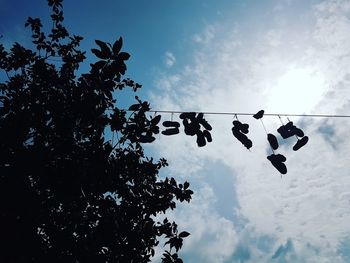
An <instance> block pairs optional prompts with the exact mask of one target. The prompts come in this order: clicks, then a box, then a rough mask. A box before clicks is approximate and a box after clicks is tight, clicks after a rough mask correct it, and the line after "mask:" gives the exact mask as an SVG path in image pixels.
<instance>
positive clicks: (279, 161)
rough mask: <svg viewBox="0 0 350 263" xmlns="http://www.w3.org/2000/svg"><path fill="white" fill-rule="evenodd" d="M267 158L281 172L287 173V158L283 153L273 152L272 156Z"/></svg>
mask: <svg viewBox="0 0 350 263" xmlns="http://www.w3.org/2000/svg"><path fill="white" fill-rule="evenodd" d="M267 159H268V160H269V161H270V162H271V163H272V165H273V166H274V167H275V168H276V169H277V170H278V171H279V172H280V173H281V174H286V173H287V166H286V165H285V164H284V162H285V161H286V160H287V158H286V157H284V156H283V155H282V154H271V155H270V156H267Z"/></svg>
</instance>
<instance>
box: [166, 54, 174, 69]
mask: <svg viewBox="0 0 350 263" xmlns="http://www.w3.org/2000/svg"><path fill="white" fill-rule="evenodd" d="M175 62H176V58H175V56H174V54H173V53H171V52H169V51H167V52H165V55H164V63H165V66H166V67H168V68H170V67H172V66H174V64H175Z"/></svg>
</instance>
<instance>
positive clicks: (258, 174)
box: [0, 0, 350, 263]
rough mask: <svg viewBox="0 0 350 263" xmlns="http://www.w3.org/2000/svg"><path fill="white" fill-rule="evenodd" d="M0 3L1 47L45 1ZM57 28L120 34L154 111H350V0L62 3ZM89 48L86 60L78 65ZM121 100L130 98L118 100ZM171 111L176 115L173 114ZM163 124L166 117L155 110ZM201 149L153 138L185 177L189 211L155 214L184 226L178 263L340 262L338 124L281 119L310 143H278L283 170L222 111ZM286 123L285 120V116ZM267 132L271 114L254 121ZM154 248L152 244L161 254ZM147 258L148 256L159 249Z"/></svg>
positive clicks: (342, 170)
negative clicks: (246, 143)
mask: <svg viewBox="0 0 350 263" xmlns="http://www.w3.org/2000/svg"><path fill="white" fill-rule="evenodd" d="M28 3H29V1H24V0H23V1H10V0H0V33H1V34H3V35H4V37H3V38H2V39H1V41H2V42H4V43H5V44H8V43H11V42H13V41H19V42H22V43H25V41H26V39H27V36H28V34H27V33H25V32H26V31H25V30H24V29H23V24H24V21H25V18H26V17H27V16H29V15H30V16H33V17H35V16H40V17H46V18H47V14H48V13H47V10H48V9H47V7H46V5H45V1H30V3H31V6H29V4H28ZM64 6H65V14H66V15H65V18H66V24H67V25H68V26H69V28H70V30H71V31H72V32H73V33H75V34H80V35H82V36H84V37H85V40H84V42H83V45H82V48H83V49H85V50H87V51H89V50H90V48H92V47H93V45H94V39H101V40H104V41H110V42H112V41H114V40H115V39H117V38H118V37H119V36H122V37H123V38H124V50H125V51H128V52H130V54H131V59H130V61H129V63H128V72H127V74H128V76H130V77H132V78H133V79H134V80H135V81H138V82H140V83H141V84H143V89H142V91H141V95H142V97H143V98H144V99H148V100H150V101H151V103H152V104H151V105H153V108H154V109H161V110H194V111H223V112H244V111H246V112H257V111H258V110H260V109H265V110H266V111H267V112H277V113H318V114H347V115H348V114H349V113H350V91H349V84H350V56H349V54H350V46H349V43H350V3H349V1H346V0H313V1H304V0H266V1H253V0H250V1H243V0H237V1H228V0H227V1H210V0H201V1H200V0H172V1H166V0H149V1H141V0H139V1H136V0H130V1H119V0H118V1H112V0H109V1H107V0H101V1H66V3H65V4H64ZM91 59H93V58H92V56H89V57H88V61H90V60H91ZM123 96H124V97H123V98H122V100H123V101H124V102H128V101H130V97H131V98H132V96H133V95H132V94H131V93H125V94H123ZM173 117H174V119H176V118H178V116H177V115H176V114H175V115H174V116H173ZM163 118H164V119H167V118H168V119H170V116H169V115H164V116H163ZM206 118H207V120H209V122H210V123H211V124H212V126H213V133H212V136H213V143H211V144H209V145H207V146H205V147H203V148H198V147H197V146H196V144H195V141H194V140H193V138H192V137H186V136H185V135H178V136H174V137H171V138H168V137H164V136H159V137H158V138H157V140H156V143H154V144H153V145H152V146H151V148H150V150H151V152H152V153H153V154H154V155H156V156H164V157H166V158H167V159H168V161H169V163H170V166H169V167H168V168H165V169H164V170H163V175H165V174H166V175H171V176H174V177H176V178H178V179H179V180H188V181H190V182H191V185H192V186H193V188H194V190H195V196H194V198H193V201H192V202H191V204H189V205H185V204H181V205H180V206H179V208H178V209H177V210H176V211H173V212H171V213H169V214H168V215H167V216H169V217H171V218H173V219H175V220H176V221H177V222H178V223H179V226H180V228H183V229H186V230H188V231H189V232H191V236H190V237H189V238H188V239H187V240H186V241H185V243H184V248H183V250H182V252H181V253H182V256H183V258H184V259H185V260H186V262H189V263H192V262H193V263H194V262H204V263H231V262H262V263H264V262H286V263H291V262H332V263H338V262H339V263H343V262H349V258H350V249H349V240H350V226H349V224H348V222H349V220H350V209H349V208H350V190H349V189H350V174H349V171H350V165H349V161H348V159H349V156H350V141H348V140H347V138H348V131H349V129H350V120H348V119H305V118H293V119H292V120H293V121H294V122H295V123H296V124H297V125H298V126H301V127H302V128H303V130H304V132H305V133H306V135H308V136H309V137H310V142H309V143H308V144H307V145H306V146H305V147H304V148H302V149H301V150H300V151H298V152H293V151H292V150H291V146H292V145H293V143H292V142H289V141H288V142H287V143H284V144H283V145H281V146H280V149H279V151H280V153H283V154H285V155H286V156H287V167H288V173H287V175H286V176H284V177H283V178H282V179H281V177H280V174H278V172H277V171H276V170H275V169H274V168H273V167H272V166H271V164H270V163H269V162H268V161H267V160H266V151H267V149H268V148H267V143H266V135H265V132H264V130H263V128H262V126H261V124H260V123H259V122H257V121H255V120H254V119H253V118H251V117H241V118H240V120H241V121H246V122H248V123H249V124H250V133H249V135H250V138H251V139H252V141H253V143H254V146H253V148H252V149H251V151H250V152H249V151H247V150H246V149H245V148H244V147H242V146H241V145H240V144H239V143H238V142H237V141H236V140H235V139H234V138H233V136H232V134H231V128H232V127H231V126H232V125H231V122H232V117H230V116H206ZM285 121H286V120H285ZM264 123H265V126H266V128H267V130H268V131H269V132H272V133H274V132H275V131H276V129H277V128H278V127H279V125H280V122H279V120H278V119H277V118H268V117H266V118H264ZM160 252H161V248H159V253H160ZM154 262H159V257H158V255H157V256H156V257H155V259H154Z"/></svg>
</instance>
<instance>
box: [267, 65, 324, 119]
mask: <svg viewBox="0 0 350 263" xmlns="http://www.w3.org/2000/svg"><path fill="white" fill-rule="evenodd" d="M288 66H290V68H288V69H287V72H286V73H285V74H283V75H282V76H281V77H277V84H276V85H275V86H273V87H272V89H271V91H270V95H269V96H268V98H267V105H266V110H267V111H268V112H277V113H279V112H280V111H281V110H282V109H283V111H284V112H287V113H310V111H311V110H312V109H313V108H314V107H315V106H316V104H317V103H318V102H319V101H320V99H321V98H322V96H324V92H325V90H326V87H325V84H326V82H325V79H324V77H323V75H322V74H321V73H319V72H313V70H312V69H309V68H304V67H302V66H301V67H300V66H297V65H288Z"/></svg>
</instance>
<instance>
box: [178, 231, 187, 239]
mask: <svg viewBox="0 0 350 263" xmlns="http://www.w3.org/2000/svg"><path fill="white" fill-rule="evenodd" d="M189 235H190V233H188V232H186V231H183V232H181V233H180V234H179V237H181V238H185V237H188V236H189Z"/></svg>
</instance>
